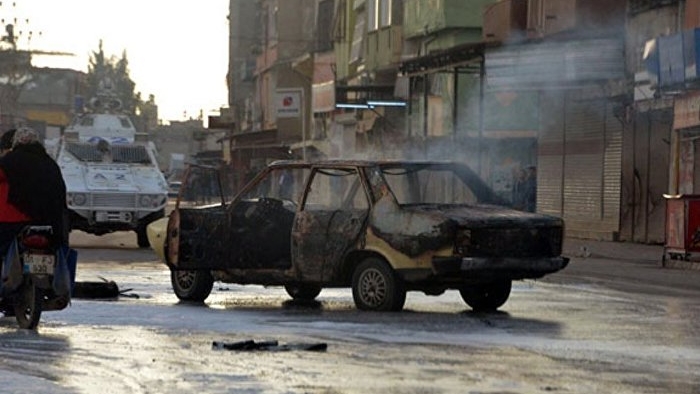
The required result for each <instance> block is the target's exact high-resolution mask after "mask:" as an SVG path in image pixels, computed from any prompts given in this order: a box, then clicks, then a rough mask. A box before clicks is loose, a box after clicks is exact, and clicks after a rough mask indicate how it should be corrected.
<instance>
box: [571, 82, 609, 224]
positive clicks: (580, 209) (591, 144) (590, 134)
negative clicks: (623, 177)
mask: <svg viewBox="0 0 700 394" xmlns="http://www.w3.org/2000/svg"><path fill="white" fill-rule="evenodd" d="M565 114H566V115H565V121H566V125H565V135H564V140H565V144H566V152H565V155H566V157H565V159H564V212H565V215H564V216H565V218H580V219H587V220H589V219H593V218H600V216H601V211H602V190H601V186H602V184H603V182H602V174H603V146H602V145H603V130H604V129H605V125H604V124H605V107H604V105H602V104H601V103H600V102H598V101H579V100H576V98H575V97H572V96H569V97H568V98H567V105H566V112H565Z"/></svg>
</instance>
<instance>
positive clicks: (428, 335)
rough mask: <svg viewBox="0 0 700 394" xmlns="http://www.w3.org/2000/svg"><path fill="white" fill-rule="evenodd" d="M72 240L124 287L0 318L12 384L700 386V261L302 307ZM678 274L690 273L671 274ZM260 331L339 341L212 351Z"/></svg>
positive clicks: (323, 388) (59, 389)
mask: <svg viewBox="0 0 700 394" xmlns="http://www.w3.org/2000/svg"><path fill="white" fill-rule="evenodd" d="M71 242H72V243H73V244H74V246H76V247H78V249H79V254H80V255H79V268H78V280H84V281H85V280H87V281H94V280H99V278H100V277H104V278H107V279H110V280H114V281H115V282H116V283H117V284H118V285H119V287H120V288H121V289H122V290H129V289H130V290H129V291H127V295H128V296H123V297H120V298H118V299H116V300H84V299H82V300H74V301H73V304H72V305H71V306H70V307H69V308H67V309H65V310H63V311H57V312H47V313H45V314H44V315H43V316H42V322H41V324H40V326H39V329H38V330H37V331H36V332H32V331H26V330H19V329H17V328H16V326H15V322H14V320H12V319H9V318H4V319H0V359H1V360H2V362H1V363H0V387H2V388H3V389H2V390H0V391H2V392H18V393H20V392H21V393H94V392H100V393H166V392H167V393H192V392H202V393H226V392H233V393H237V392H244V393H370V392H386V393H698V392H700V339H699V338H700V323H698V321H699V319H698V316H700V303H698V295H700V293H698V292H697V291H696V290H695V288H696V287H697V286H693V285H692V284H693V283H700V272H698V271H685V272H684V271H674V272H673V273H669V272H667V271H664V270H659V269H655V268H653V267H652V266H650V265H648V264H646V265H641V263H635V262H630V261H620V262H616V261H611V260H609V259H604V258H586V259H584V258H578V257H574V259H573V261H572V263H571V265H570V267H568V268H567V269H566V270H565V271H563V272H561V273H558V274H555V275H552V276H550V277H548V278H547V279H545V280H540V281H526V282H516V283H514V287H513V292H512V294H511V298H510V299H509V301H508V302H507V303H506V305H505V306H504V307H503V308H502V311H501V312H499V313H495V314H476V313H472V312H471V311H469V309H468V308H467V307H466V305H465V304H464V303H463V302H462V301H461V298H460V297H459V294H458V293H457V292H447V293H445V294H443V295H442V296H438V297H428V296H425V295H422V294H420V293H409V296H408V298H407V302H406V307H405V310H404V311H403V312H401V313H366V312H359V311H357V310H355V308H354V306H353V303H352V295H351V292H350V290H349V289H325V290H324V291H323V292H322V293H321V295H320V296H319V298H318V301H319V302H318V303H313V304H295V303H292V302H290V301H289V298H288V296H287V295H286V293H285V292H284V290H282V289H279V288H269V289H265V288H262V287H259V286H238V285H230V284H216V285H215V289H214V292H213V293H212V295H211V296H210V297H209V298H208V299H207V302H206V304H205V305H190V304H182V303H179V302H178V300H177V298H176V297H175V296H174V295H173V293H172V290H171V289H170V283H169V272H168V271H167V268H165V266H163V265H162V264H159V263H158V262H157V261H155V256H154V255H153V253H152V252H151V251H150V250H142V249H137V248H136V247H135V237H134V236H133V234H119V235H112V236H107V237H92V236H87V235H84V234H81V233H78V234H77V235H76V234H72V236H71ZM640 270H641V271H640ZM633 271H635V273H633ZM640 272H641V273H640ZM668 274H671V275H673V276H677V277H682V278H683V279H684V280H687V281H688V282H687V283H688V284H689V285H688V286H675V285H674V286H664V285H663V283H661V282H659V280H658V278H660V277H663V276H665V275H668ZM644 278H647V279H644ZM694 279H697V282H695V280H694ZM674 283H675V282H674ZM249 339H253V340H257V341H262V340H277V341H278V342H279V343H280V344H299V343H302V344H317V343H325V344H327V345H328V348H327V350H326V351H325V352H309V351H303V350H290V351H270V350H265V351H255V352H236V351H226V350H216V349H212V342H213V341H224V342H236V341H242V340H249Z"/></svg>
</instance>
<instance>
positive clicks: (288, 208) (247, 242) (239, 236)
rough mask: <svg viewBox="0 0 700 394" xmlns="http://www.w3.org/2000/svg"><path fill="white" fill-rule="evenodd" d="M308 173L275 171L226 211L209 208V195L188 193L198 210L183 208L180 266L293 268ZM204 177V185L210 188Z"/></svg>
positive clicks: (302, 171) (258, 182)
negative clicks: (292, 246)
mask: <svg viewBox="0 0 700 394" xmlns="http://www.w3.org/2000/svg"><path fill="white" fill-rule="evenodd" d="M305 173H308V170H303V169H284V170H283V169H274V170H272V171H270V172H268V173H267V174H266V175H265V176H263V177H262V178H259V179H257V181H255V183H254V184H253V185H252V186H250V187H249V188H248V191H247V192H246V193H245V194H244V195H243V196H241V198H240V199H239V200H238V201H237V202H236V203H235V204H233V205H230V206H228V207H226V206H224V205H223V204H215V205H206V203H207V202H210V201H211V200H212V198H211V195H209V196H205V197H200V196H196V195H192V194H189V195H191V196H192V198H193V199H194V200H195V201H198V202H199V204H195V205H199V206H196V207H194V208H184V209H183V208H180V214H181V217H180V220H181V222H180V228H181V229H180V231H181V237H180V260H181V263H180V267H181V268H190V267H191V268H195V267H196V268H215V269H226V268H255V269H288V268H290V267H291V254H290V239H291V231H292V225H293V223H294V215H295V212H296V208H297V205H298V199H299V195H300V191H301V188H302V187H303V183H304V181H305V179H306V177H305ZM200 176H201V177H202V178H203V182H200V183H201V184H203V185H207V184H210V183H211V182H209V181H207V180H206V179H207V178H206V177H205V176H203V174H200ZM187 186H190V183H188V184H187ZM209 194H212V193H209ZM185 195H188V193H187V191H185Z"/></svg>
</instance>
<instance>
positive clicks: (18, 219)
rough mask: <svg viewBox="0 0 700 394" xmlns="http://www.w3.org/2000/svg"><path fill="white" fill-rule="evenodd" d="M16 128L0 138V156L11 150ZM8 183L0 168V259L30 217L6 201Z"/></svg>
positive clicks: (8, 190) (8, 189)
mask: <svg viewBox="0 0 700 394" xmlns="http://www.w3.org/2000/svg"><path fill="white" fill-rule="evenodd" d="M16 131H17V130H16V129H11V130H8V131H6V132H5V133H4V134H3V135H2V138H0V157H2V156H5V155H6V154H7V153H8V152H10V151H11V150H12V140H13V138H14V135H15V132H16ZM9 192H10V184H9V183H8V180H7V175H6V174H5V171H4V170H3V169H2V168H0V261H1V260H2V258H3V257H4V256H5V250H6V249H7V245H9V243H10V241H12V238H14V237H15V236H16V235H17V233H18V232H19V230H20V229H22V227H23V226H25V225H26V224H27V223H29V221H30V218H29V216H27V215H26V214H24V213H23V212H22V211H20V210H19V209H18V208H17V207H16V206H14V205H13V204H12V203H10V202H9V201H8V194H9Z"/></svg>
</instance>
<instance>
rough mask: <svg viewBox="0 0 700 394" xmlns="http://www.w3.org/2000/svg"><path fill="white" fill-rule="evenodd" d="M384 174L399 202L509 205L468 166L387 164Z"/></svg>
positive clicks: (402, 203) (383, 170)
mask: <svg viewBox="0 0 700 394" xmlns="http://www.w3.org/2000/svg"><path fill="white" fill-rule="evenodd" d="M382 174H383V176H384V179H385V180H386V182H387V184H388V185H389V188H390V189H391V191H392V193H393V194H394V197H395V198H396V201H397V203H398V204H399V205H412V204H455V203H460V204H476V203H493V204H496V205H506V204H507V203H506V202H505V201H502V200H501V199H500V198H498V197H497V196H496V194H495V193H493V192H491V189H490V188H489V187H488V186H487V185H486V184H485V183H484V182H483V181H481V179H480V178H479V177H478V175H476V174H475V173H473V172H471V171H470V170H469V169H468V168H467V167H461V168H460V167H455V166H445V165H441V164H410V165H402V166H385V167H384V168H383V169H382Z"/></svg>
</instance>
